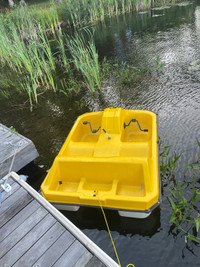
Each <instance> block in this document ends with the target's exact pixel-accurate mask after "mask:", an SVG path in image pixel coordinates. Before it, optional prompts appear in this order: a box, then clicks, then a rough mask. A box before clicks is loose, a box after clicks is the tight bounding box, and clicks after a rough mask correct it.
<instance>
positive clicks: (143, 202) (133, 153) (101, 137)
mask: <svg viewBox="0 0 200 267" xmlns="http://www.w3.org/2000/svg"><path fill="white" fill-rule="evenodd" d="M41 192H42V195H43V196H44V197H45V198H46V199H47V200H48V201H49V202H51V203H52V204H53V205H54V206H55V207H57V208H58V209H61V210H73V211H76V210H78V209H79V207H80V206H90V207H99V206H103V207H104V208H109V209H116V210H118V212H119V214H120V215H121V216H125V217H133V218H145V217H147V216H149V215H150V213H151V211H152V210H153V209H154V208H155V207H157V206H158V205H159V203H160V183H159V164H158V145H157V118H156V114H155V113H153V112H150V111H143V110H124V109H121V108H107V109H105V110H104V111H99V112H92V113H86V114H84V115H82V116H80V117H79V118H78V119H77V120H76V122H75V124H74V126H73V128H72V130H71V132H70V133H69V135H68V137H67V139H66V141H65V143H64V145H63V147H62V149H61V150H60V152H59V154H58V155H57V157H56V158H55V160H54V163H53V165H52V167H51V169H50V171H49V173H48V174H47V176H46V178H45V180H44V182H43V183H42V185H41Z"/></svg>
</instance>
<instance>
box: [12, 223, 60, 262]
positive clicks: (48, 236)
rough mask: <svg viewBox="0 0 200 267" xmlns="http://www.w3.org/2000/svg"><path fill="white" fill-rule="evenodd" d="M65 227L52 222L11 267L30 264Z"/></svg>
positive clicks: (49, 245)
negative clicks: (47, 229) (46, 230)
mask: <svg viewBox="0 0 200 267" xmlns="http://www.w3.org/2000/svg"><path fill="white" fill-rule="evenodd" d="M64 231H65V228H64V227H63V226H62V225H61V224H60V223H58V222H57V223H56V224H54V225H53V226H52V227H51V228H50V229H49V231H48V232H46V233H45V234H44V236H43V237H41V238H40V239H39V240H38V242H36V243H35V244H34V245H33V246H32V247H31V248H30V249H29V250H28V251H27V252H26V253H25V254H24V255H23V256H22V257H21V258H20V259H19V260H18V261H17V262H16V263H15V264H14V265H13V267H21V266H26V264H27V262H28V263H29V266H32V265H33V264H34V263H35V262H36V261H37V260H38V259H39V258H40V257H41V256H42V255H43V254H44V253H45V252H46V251H47V250H48V249H49V247H51V246H52V245H53V243H55V241H56V240H57V239H58V238H59V237H60V236H61V235H62V234H63V233H64Z"/></svg>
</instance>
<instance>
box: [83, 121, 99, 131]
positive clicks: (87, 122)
mask: <svg viewBox="0 0 200 267" xmlns="http://www.w3.org/2000/svg"><path fill="white" fill-rule="evenodd" d="M83 124H84V125H86V124H89V126H90V130H91V132H92V133H97V132H98V131H99V129H101V126H99V128H98V129H96V130H93V129H92V125H91V123H90V122H89V121H84V122H83Z"/></svg>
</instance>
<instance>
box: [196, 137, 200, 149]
mask: <svg viewBox="0 0 200 267" xmlns="http://www.w3.org/2000/svg"><path fill="white" fill-rule="evenodd" d="M196 140H197V144H198V146H199V147H200V141H199V140H198V139H197V138H196Z"/></svg>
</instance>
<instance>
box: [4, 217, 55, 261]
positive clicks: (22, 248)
mask: <svg viewBox="0 0 200 267" xmlns="http://www.w3.org/2000/svg"><path fill="white" fill-rule="evenodd" d="M34 218H35V217H34ZM34 218H33V219H32V220H34ZM55 222H56V220H55V218H54V217H53V216H52V215H51V214H48V215H47V216H45V217H44V218H43V220H42V221H40V222H39V223H38V224H36V225H35V226H34V227H33V228H32V230H31V231H29V232H28V233H27V234H26V235H25V236H24V237H23V238H22V239H21V240H20V242H18V243H16V245H15V246H14V247H12V249H10V250H9V251H8V253H6V254H5V255H4V256H3V257H2V258H1V259H0V266H12V265H13V264H14V263H15V262H16V261H17V260H18V259H19V258H20V257H21V256H22V255H23V254H24V253H25V252H26V251H27V249H29V248H30V247H31V246H33V244H34V243H35V242H36V241H37V240H38V239H40V238H41V236H43V235H44V233H45V232H47V231H48V229H49V227H52V226H53V224H55ZM30 229H31V227H30ZM30 229H29V230H30Z"/></svg>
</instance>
